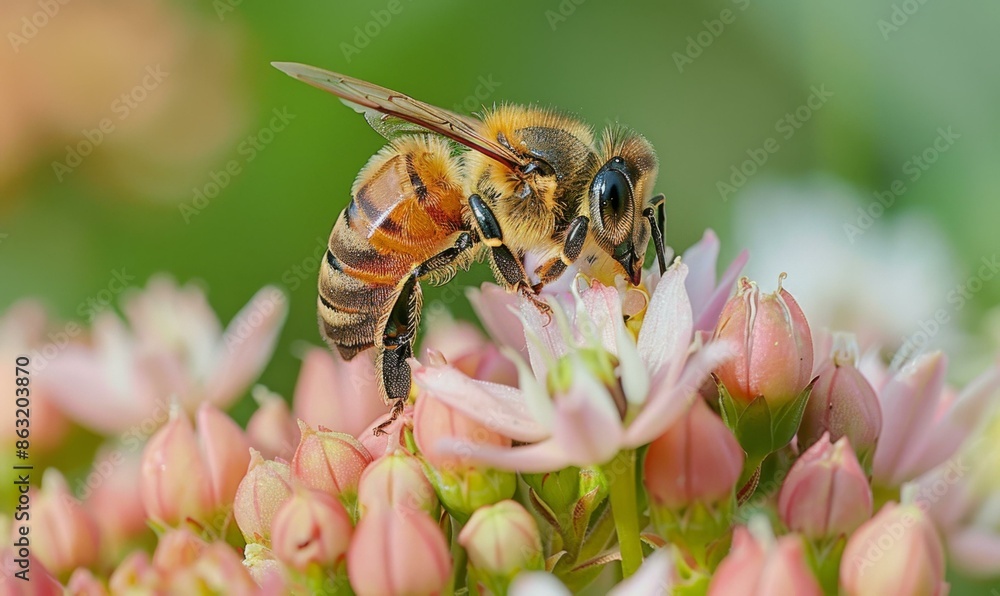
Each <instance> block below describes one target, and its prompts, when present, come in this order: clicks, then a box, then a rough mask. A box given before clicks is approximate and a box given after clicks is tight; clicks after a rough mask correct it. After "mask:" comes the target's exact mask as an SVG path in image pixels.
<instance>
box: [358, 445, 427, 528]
mask: <svg viewBox="0 0 1000 596" xmlns="http://www.w3.org/2000/svg"><path fill="white" fill-rule="evenodd" d="M358 505H359V506H360V507H361V509H362V510H366V509H381V508H393V507H396V508H399V507H409V508H411V509H423V510H424V511H427V512H428V513H431V514H433V512H434V511H435V510H436V509H437V506H438V499H437V494H436V493H435V492H434V487H433V486H431V483H430V481H428V480H427V477H426V476H425V475H424V471H423V467H422V466H421V465H420V461H419V460H418V459H417V458H416V457H414V456H412V455H410V454H408V453H406V452H405V451H397V452H395V453H390V454H389V455H384V456H382V457H380V458H378V459H376V460H375V461H374V462H372V464H371V465H370V466H368V467H367V468H365V471H364V473H363V474H361V483H360V484H359V486H358Z"/></svg>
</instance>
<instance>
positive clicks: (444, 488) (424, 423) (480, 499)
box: [413, 393, 517, 519]
mask: <svg viewBox="0 0 1000 596" xmlns="http://www.w3.org/2000/svg"><path fill="white" fill-rule="evenodd" d="M413 438H414V440H416V443H417V447H418V448H419V449H420V453H421V455H422V456H423V458H424V460H425V461H426V462H427V463H428V466H427V468H426V470H425V471H426V472H427V477H428V480H430V481H431V484H432V485H434V488H435V489H436V490H437V493H438V496H439V497H440V498H441V503H442V504H443V505H444V506H445V508H446V509H447V510H448V511H449V512H450V513H451V514H452V515H456V516H458V517H459V518H460V519H464V518H465V517H466V516H468V515H471V514H472V512H473V511H475V510H476V509H478V508H479V507H481V506H483V505H488V504H491V503H496V502H497V501H502V500H504V499H509V498H511V497H512V496H513V495H514V491H515V490H517V476H516V475H515V474H514V473H513V472H501V471H499V470H495V469H493V468H491V467H490V466H487V465H483V464H481V463H477V462H475V461H474V459H473V456H474V455H475V451H476V450H477V449H480V448H483V447H489V448H493V449H495V448H497V447H501V448H510V446H511V440H510V439H509V438H507V437H505V436H503V435H501V434H499V433H497V432H495V431H493V430H490V429H489V427H487V426H486V425H485V424H483V423H481V422H478V421H476V420H473V419H472V418H470V417H468V416H466V415H465V414H462V413H461V412H458V411H456V410H455V409H453V408H452V407H450V406H448V405H446V404H444V403H443V402H441V401H439V400H437V399H435V398H434V397H433V396H431V395H428V394H426V393H424V394H423V395H422V396H421V398H419V399H417V405H416V408H415V411H414V414H413ZM446 439H447V440H453V441H454V440H459V441H465V442H466V443H467V444H468V445H467V450H465V451H458V452H456V453H454V454H449V455H446V454H442V453H440V452H439V451H438V449H437V445H438V443H439V442H440V441H443V440H446Z"/></svg>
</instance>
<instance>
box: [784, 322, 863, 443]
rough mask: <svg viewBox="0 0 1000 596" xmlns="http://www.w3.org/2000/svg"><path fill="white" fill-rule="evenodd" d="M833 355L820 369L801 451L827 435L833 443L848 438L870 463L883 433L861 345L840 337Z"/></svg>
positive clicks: (802, 432) (801, 434) (801, 433)
mask: <svg viewBox="0 0 1000 596" xmlns="http://www.w3.org/2000/svg"><path fill="white" fill-rule="evenodd" d="M834 341H835V345H834V348H833V354H832V356H831V357H830V359H829V360H827V361H826V362H825V363H823V364H822V365H820V366H819V370H818V372H817V375H818V377H819V378H818V379H817V381H816V384H815V385H814V386H813V390H812V393H811V394H810V396H809V402H808V404H807V405H806V410H805V414H804V415H803V416H802V424H801V425H800V426H799V432H798V437H799V448H800V449H803V450H804V449H808V448H809V447H810V446H811V445H812V444H813V443H815V442H816V441H818V440H819V438H820V437H821V436H823V433H830V440H832V441H836V440H838V439H840V438H841V437H847V438H848V439H850V441H851V445H852V446H853V447H854V450H855V451H856V452H857V454H858V459H859V460H861V461H862V462H865V463H870V461H871V458H872V455H873V454H874V453H875V443H876V441H878V436H879V433H880V432H881V431H882V408H881V406H879V403H878V396H876V394H875V390H874V389H873V388H872V386H871V383H869V382H868V381H867V380H866V379H865V377H864V375H862V374H861V372H860V371H859V370H858V369H857V345H856V344H855V343H854V342H853V339H848V338H846V337H843V336H838V337H837V338H836V339H835V340H834Z"/></svg>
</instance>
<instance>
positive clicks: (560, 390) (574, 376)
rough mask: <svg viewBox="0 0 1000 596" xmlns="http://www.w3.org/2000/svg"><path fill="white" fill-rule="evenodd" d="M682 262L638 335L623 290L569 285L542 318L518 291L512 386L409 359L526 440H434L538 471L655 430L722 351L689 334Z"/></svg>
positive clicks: (433, 388) (440, 389) (685, 401)
mask: <svg viewBox="0 0 1000 596" xmlns="http://www.w3.org/2000/svg"><path fill="white" fill-rule="evenodd" d="M687 274H688V267H687V265H685V264H683V263H681V262H679V261H678V262H676V263H675V264H674V265H673V266H672V267H670V269H668V270H667V272H666V273H665V274H664V276H663V278H662V279H661V280H660V281H659V283H658V284H657V285H656V289H655V291H654V292H653V295H652V297H651V298H650V300H649V305H648V307H647V308H646V311H645V315H644V318H643V320H642V325H641V328H640V330H639V332H638V337H637V338H636V337H633V335H632V333H631V332H630V331H629V330H628V327H627V326H626V324H625V322H624V317H623V314H622V295H621V294H620V293H619V291H618V290H617V289H616V288H613V287H607V286H604V285H601V284H600V283H597V282H595V283H592V284H590V285H588V286H586V287H585V288H583V289H582V290H578V291H575V292H574V297H575V299H574V300H573V307H574V308H573V311H572V312H571V313H569V314H567V313H566V312H565V311H564V310H563V307H562V306H561V305H560V304H559V303H558V302H555V301H553V302H552V304H553V313H552V318H551V321H550V320H549V317H548V316H546V315H544V314H542V313H540V312H539V311H538V310H537V309H536V307H534V306H533V305H532V304H530V303H529V302H528V301H527V300H524V301H522V303H521V319H522V321H523V323H524V329H525V336H526V338H527V348H528V355H529V359H530V362H531V365H530V369H529V367H528V366H527V365H526V364H525V363H524V362H523V360H522V359H520V358H516V356H513V355H512V357H514V358H516V359H517V360H518V366H519V373H520V374H519V380H520V383H519V385H520V388H513V387H507V386H503V385H497V384H493V383H486V382H482V381H476V380H474V379H471V378H469V377H467V376H466V375H464V374H462V373H461V372H459V371H458V370H457V369H455V368H454V367H451V366H449V365H443V366H427V367H424V366H421V365H419V364H417V363H415V362H414V363H413V366H414V380H415V381H416V383H417V385H418V386H419V387H420V388H421V389H422V390H423V391H424V392H425V393H426V395H425V396H424V397H423V399H427V398H432V399H439V400H441V401H443V402H444V403H446V404H448V405H450V406H451V407H453V408H455V409H456V410H458V411H461V412H462V413H464V414H466V415H468V416H470V417H472V418H474V419H476V420H478V421H479V422H481V423H483V424H485V425H486V426H487V427H489V428H490V429H491V430H495V431H496V432H498V433H500V434H502V435H505V436H508V437H510V438H511V439H513V440H515V441H517V442H521V443H527V444H526V445H523V446H517V447H513V448H510V449H506V448H496V447H491V446H484V445H472V444H469V443H465V442H462V441H455V440H444V441H441V442H440V443H438V445H437V446H436V447H437V449H438V450H439V451H441V452H445V453H461V454H463V455H465V456H467V457H471V459H474V460H478V461H480V462H482V463H485V464H488V465H493V466H496V467H498V468H504V469H513V470H518V471H522V472H546V471H551V470H559V469H562V468H564V467H566V466H571V465H573V466H587V465H597V464H604V463H607V462H608V461H610V460H611V459H612V458H613V457H614V456H615V455H616V454H617V453H618V452H619V451H621V450H623V449H632V448H636V447H639V446H641V445H645V444H646V443H649V442H650V441H652V440H653V439H655V438H656V437H658V436H659V435H660V434H662V433H663V432H664V431H665V430H666V429H667V428H668V427H669V426H670V425H671V424H672V423H673V422H674V421H675V420H676V419H677V418H678V417H679V416H680V415H681V414H683V413H684V412H685V411H686V409H687V407H688V406H689V405H690V403H691V400H693V399H695V398H696V397H697V391H698V388H699V387H700V386H701V385H702V383H704V381H705V380H706V379H707V378H708V375H709V373H710V372H711V371H712V369H714V368H715V367H716V366H717V365H718V364H719V363H720V362H722V361H723V360H725V358H726V357H728V355H729V349H728V346H727V345H725V344H721V343H711V344H708V345H698V344H697V343H695V342H694V322H693V316H692V309H691V302H690V300H689V298H688V293H687V291H686V289H685V280H686V278H687Z"/></svg>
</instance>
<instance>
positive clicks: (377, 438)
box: [358, 405, 413, 460]
mask: <svg viewBox="0 0 1000 596" xmlns="http://www.w3.org/2000/svg"><path fill="white" fill-rule="evenodd" d="M390 418H392V413H391V412H385V413H384V414H382V415H381V416H379V417H378V418H376V419H375V420H374V421H373V422H372V423H371V424H370V425H369V426H368V428H366V429H365V430H364V432H362V433H361V434H360V435H358V441H359V442H360V443H361V444H362V445H364V448H365V449H367V450H368V453H369V454H370V455H371V456H372V459H373V460H375V459H378V458H380V457H382V456H383V455H385V454H387V453H392V452H393V451H395V450H396V449H399V448H403V449H405V448H406V438H405V435H406V433H405V432H404V430H405V429H406V428H408V427H409V426H411V425H412V423H413V406H410V405H407V406H404V407H403V411H402V412H400V413H399V415H398V416H396V419H395V420H392V421H390ZM386 423H388V426H383V424H386ZM377 428H380V429H382V430H383V432H379V433H378V434H376V433H375V429H377Z"/></svg>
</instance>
